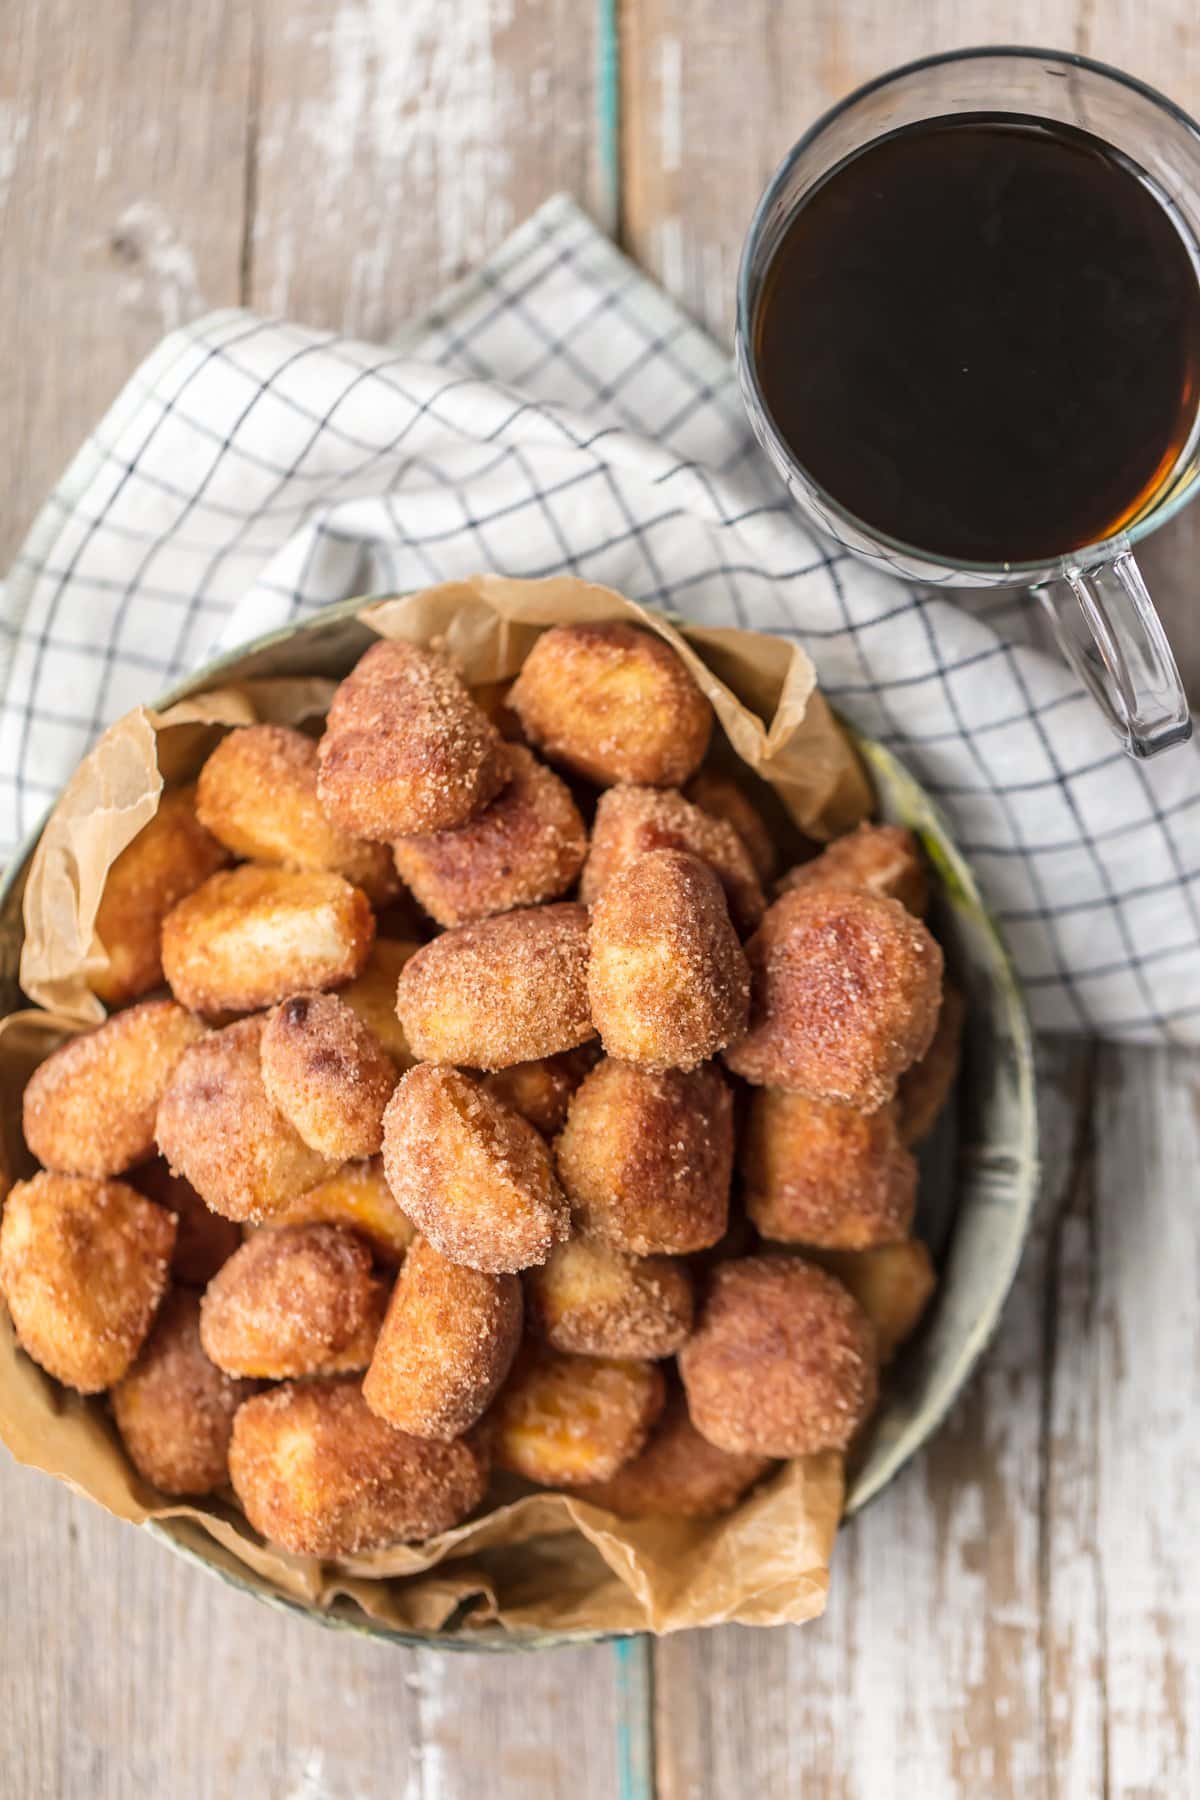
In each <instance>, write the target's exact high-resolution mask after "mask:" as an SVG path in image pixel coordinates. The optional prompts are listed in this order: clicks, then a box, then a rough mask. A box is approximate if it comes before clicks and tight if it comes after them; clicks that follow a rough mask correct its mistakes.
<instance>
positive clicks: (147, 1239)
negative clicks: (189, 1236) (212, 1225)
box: [0, 1172, 175, 1394]
mask: <svg viewBox="0 0 1200 1800" xmlns="http://www.w3.org/2000/svg"><path fill="white" fill-rule="evenodd" d="M174 1241H175V1221H174V1219H173V1218H172V1217H171V1215H170V1213H168V1212H164V1211H163V1209H162V1207H161V1206H155V1205H153V1203H152V1202H151V1201H149V1200H146V1199H143V1197H142V1195H141V1194H139V1193H136V1192H135V1191H134V1189H133V1188H131V1187H127V1186H126V1184H125V1183H124V1182H123V1181H93V1180H91V1179H89V1178H88V1177H86V1176H82V1175H52V1174H46V1173H44V1172H43V1173H41V1174H38V1175H35V1176H34V1177H33V1179H32V1180H31V1181H19V1182H18V1183H17V1185H16V1186H15V1187H14V1188H13V1190H12V1192H11V1193H10V1194H9V1196H8V1199H7V1200H6V1201H5V1203H4V1213H3V1216H2V1217H0V1294H3V1296H4V1299H5V1300H6V1301H7V1303H8V1310H9V1312H10V1313H11V1314H12V1322H13V1329H14V1330H15V1331H16V1334H17V1341H18V1342H19V1343H20V1345H21V1347H22V1349H24V1350H26V1351H27V1352H28V1353H29V1355H30V1356H31V1357H32V1358H33V1360H34V1362H35V1363H38V1364H39V1365H40V1366H41V1367H42V1368H43V1369H45V1370H46V1371H47V1373H48V1374H50V1375H53V1376H54V1378H55V1380H56V1381H61V1382H63V1383H64V1385H65V1386H67V1387H73V1388H78V1390H79V1392H80V1393H81V1394H98V1393H99V1392H100V1391H101V1389H103V1388H107V1387H111V1386H112V1385H113V1383H114V1381H120V1379H121V1377H122V1375H124V1373H125V1371H126V1370H127V1369H128V1368H129V1365H130V1364H131V1363H132V1361H133V1359H134V1357H135V1356H136V1355H137V1353H138V1351H139V1350H140V1349H141V1347H142V1344H143V1342H144V1341H145V1338H146V1334H147V1332H148V1331H149V1330H150V1325H151V1322H152V1320H153V1318H154V1312H155V1308H156V1307H157V1305H158V1303H159V1301H160V1300H161V1299H162V1297H163V1294H164V1293H165V1292H166V1287H167V1274H168V1270H169V1267H170V1261H171V1246H172V1244H173V1243H174Z"/></svg>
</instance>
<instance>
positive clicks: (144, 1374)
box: [112, 1288, 254, 1494]
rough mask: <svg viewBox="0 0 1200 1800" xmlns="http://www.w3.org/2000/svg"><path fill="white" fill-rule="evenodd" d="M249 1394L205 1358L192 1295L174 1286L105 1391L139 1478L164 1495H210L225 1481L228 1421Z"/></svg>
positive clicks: (245, 1385)
mask: <svg viewBox="0 0 1200 1800" xmlns="http://www.w3.org/2000/svg"><path fill="white" fill-rule="evenodd" d="M253 1392H254V1389H253V1386H252V1385H251V1384H250V1383H249V1382H245V1381H235V1380H234V1379H233V1378H232V1376H229V1375H226V1374H224V1373H223V1371H222V1370H220V1369H218V1368H217V1367H216V1365H215V1364H214V1363H211V1362H210V1361H209V1359H208V1357H207V1356H205V1354H204V1348H203V1346H202V1344H201V1342H200V1299H199V1296H198V1295H197V1294H194V1293H189V1291H188V1290H187V1289H186V1288H173V1289H172V1291H171V1292H170V1293H169V1294H168V1295H167V1297H166V1299H165V1300H164V1301H163V1303H162V1306H161V1307H160V1308H159V1312H158V1317H157V1318H156V1319H155V1321H154V1325H153V1328H152V1329H151V1332H150V1336H149V1337H148V1338H147V1339H146V1342H145V1343H144V1344H143V1346H142V1349H141V1354H140V1355H139V1356H138V1359H137V1361H136V1362H135V1363H134V1365H133V1367H132V1368H131V1369H130V1371H129V1373H128V1374H127V1375H124V1376H122V1378H121V1380H120V1381H119V1382H118V1383H117V1385H116V1387H115V1388H114V1389H113V1391H112V1409H113V1417H114V1418H115V1419H116V1422H117V1430H118V1431H119V1432H120V1434H121V1441H122V1442H123V1444H124V1445H125V1448H126V1450H127V1451H128V1452H129V1457H130V1460H131V1461H132V1463H133V1465H134V1467H135V1468H136V1469H137V1471H138V1474H139V1475H141V1476H142V1477H143V1479H144V1480H146V1481H148V1482H150V1484H151V1485H152V1486H153V1487H156V1488H160V1489H161V1490H162V1492H163V1493H164V1494H211V1493H212V1492H213V1490H214V1489H215V1488H220V1487H224V1485H225V1483H226V1481H227V1480H228V1479H229V1440H230V1437H231V1435H232V1433H233V1415H234V1413H235V1412H236V1411H237V1409H238V1407H239V1406H240V1405H241V1403H242V1401H243V1400H247V1399H249V1397H250V1395H251V1394H252V1393H253Z"/></svg>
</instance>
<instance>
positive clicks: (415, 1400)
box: [363, 1237, 523, 1442]
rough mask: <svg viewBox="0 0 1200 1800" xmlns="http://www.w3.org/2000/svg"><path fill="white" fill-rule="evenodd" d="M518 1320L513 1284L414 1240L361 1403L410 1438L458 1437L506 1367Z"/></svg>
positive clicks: (483, 1406) (518, 1302) (518, 1336)
mask: <svg viewBox="0 0 1200 1800" xmlns="http://www.w3.org/2000/svg"><path fill="white" fill-rule="evenodd" d="M522 1317H523V1305H522V1297H521V1283H520V1281H519V1279H518V1278H517V1276H515V1275H507V1274H505V1275H492V1274H484V1273H483V1272H482V1271H481V1270H479V1269H465V1268H462V1267H461V1266H460V1265H459V1264H457V1263H452V1262H450V1261H449V1259H448V1258H447V1257H444V1256H443V1255H442V1253H441V1251H440V1250H437V1249H435V1247H434V1246H433V1245H432V1244H431V1243H430V1242H429V1240H428V1239H427V1238H420V1237H419V1238H418V1239H417V1240H416V1242H415V1243H414V1244H413V1246H412V1248H411V1250H410V1251H409V1253H408V1255H407V1256H406V1257H405V1259H404V1266H403V1268H402V1269H401V1271H400V1274H399V1276H398V1278H397V1281H396V1286H395V1289H394V1290H393V1293H392V1297H391V1301H390V1302H389V1305H388V1310H387V1316H386V1318H385V1319H384V1321H383V1328H382V1330H381V1331H380V1334H379V1341H378V1342H377V1344H376V1346H375V1351H374V1354H373V1356H372V1358H371V1366H370V1368H369V1369H368V1370H367V1373H366V1375H365V1376H364V1377H363V1398H364V1399H365V1400H366V1402H367V1405H368V1406H369V1407H370V1408H371V1410H372V1412H376V1413H378V1414H379V1416H380V1417H381V1418H383V1419H386V1420H387V1421H388V1423H389V1424H390V1425H395V1426H397V1427H398V1428H399V1429H400V1430H401V1431H411V1432H412V1433H413V1435H414V1436H416V1437H423V1438H436V1439H438V1440H439V1441H441V1442H446V1441H448V1440H449V1439H451V1438H456V1437H461V1436H462V1434H463V1432H464V1431H468V1430H469V1429H470V1427H471V1426H472V1425H474V1424H475V1422H476V1420H477V1419H478V1418H479V1417H480V1416H481V1414H482V1413H483V1412H484V1411H485V1409H486V1408H487V1407H488V1406H489V1405H490V1404H491V1401H492V1399H493V1397H494V1396H495V1393H496V1390H497V1389H498V1388H499V1386H500V1384H501V1382H502V1381H503V1380H504V1378H505V1376H506V1375H507V1374H508V1371H509V1369H510V1368H511V1367H512V1361H513V1357H514V1356H515V1355H516V1353H517V1348H518V1346H519V1344H520V1342H521V1321H522Z"/></svg>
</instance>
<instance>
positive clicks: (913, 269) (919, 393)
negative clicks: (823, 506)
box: [750, 113, 1200, 564]
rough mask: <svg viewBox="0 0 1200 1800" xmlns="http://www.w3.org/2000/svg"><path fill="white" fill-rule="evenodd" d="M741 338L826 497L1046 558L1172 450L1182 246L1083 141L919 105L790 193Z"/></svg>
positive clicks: (1194, 340) (981, 546)
mask: <svg viewBox="0 0 1200 1800" xmlns="http://www.w3.org/2000/svg"><path fill="white" fill-rule="evenodd" d="M750 335H751V342H752V344H753V352H754V360H755V367H756V371H757V375H758V381H759V385H760V389H761V393H762V398H763V402H764V404H765V407H766V410H767V411H768V412H769V414H770V415H771V417H772V418H773V420H774V423H775V426H776V428H777V430H778V432H779V434H780V435H781V437H782V438H783V439H784V440H785V441H786V443H787V445H788V447H789V449H790V450H791V452H792V454H793V455H794V456H795V458H796V459H797V461H798V462H799V463H800V464H801V465H803V467H804V468H805V469H806V470H807V471H808V473H809V474H810V475H811V476H812V477H813V479H814V480H815V481H816V482H817V483H819V484H820V486H821V487H822V488H823V489H824V490H825V491H826V493H827V494H829V495H830V497H831V498H832V499H833V500H834V501H836V502H838V503H839V504H840V505H841V507H842V508H844V509H845V510H847V511H848V512H850V513H853V514H855V515H856V516H857V517H858V518H859V519H860V520H862V521H864V522H865V523H866V524H867V525H868V526H869V527H870V528H872V529H873V530H875V531H878V532H883V533H886V534H887V535H888V536H890V537H893V538H897V539H899V540H901V541H902V542H903V543H906V544H912V545H916V546H918V547H919V548H920V549H922V550H926V551H929V552H931V553H932V554H934V555H936V556H939V557H941V558H943V559H945V560H947V561H950V562H966V563H989V564H994V563H1012V562H1031V563H1033V562H1044V561H1047V560H1049V559H1052V558H1055V557H1058V556H1063V555H1066V554H1067V553H1069V552H1070V551H1071V550H1074V549H1077V548H1079V547H1081V546H1083V545H1086V544H1094V543H1097V542H1099V541H1100V540H1102V539H1105V538H1107V537H1110V536H1111V535H1112V534H1113V533H1115V532H1117V531H1119V530H1120V529H1121V528H1122V527H1123V526H1124V525H1126V524H1128V523H1129V522H1130V521H1132V520H1133V519H1135V518H1136V517H1137V516H1138V515H1139V514H1140V513H1142V512H1143V510H1144V509H1145V508H1146V507H1147V505H1148V504H1149V503H1150V502H1151V500H1152V499H1153V497H1154V495H1155V493H1156V492H1157V491H1158V490H1159V489H1160V488H1161V487H1162V485H1163V483H1164V482H1165V481H1166V480H1167V478H1168V476H1169V475H1170V474H1171V472H1172V470H1173V469H1174V467H1175V465H1176V463H1177V462H1178V459H1179V455H1180V452H1181V451H1182V450H1183V448H1184V446H1185V445H1186V443H1187V441H1188V439H1189V437H1190V435H1191V432H1192V427H1193V424H1194V422H1195V418H1196V410H1197V403H1198V399H1200V281H1198V278H1197V251H1196V246H1195V245H1194V243H1192V242H1191V241H1190V239H1189V238H1187V237H1185V236H1184V233H1183V229H1182V228H1181V227H1180V226H1179V225H1177V224H1176V221H1175V218H1174V217H1173V215H1172V213H1171V212H1170V211H1169V210H1168V208H1167V206H1166V204H1165V202H1164V198H1163V196H1162V195H1161V194H1160V193H1159V191H1158V190H1157V189H1156V188H1155V186H1154V184H1153V182H1152V181H1151V179H1150V178H1149V176H1148V175H1147V174H1146V173H1145V171H1144V170H1142V169H1141V168H1140V167H1139V166H1138V165H1137V164H1136V163H1134V162H1133V161H1131V160H1130V159H1129V158H1128V157H1126V156H1125V155H1123V154H1122V153H1120V152H1119V151H1117V150H1116V149H1114V148H1112V147H1111V146H1110V145H1108V144H1106V143H1104V142H1103V141H1102V140H1101V139H1099V138H1097V137H1093V136H1092V135H1091V134H1090V133H1088V132H1086V131H1082V130H1079V129H1077V128H1075V127H1073V126H1068V125H1064V124H1059V123H1056V122H1052V121H1049V120H1045V119H1038V118H1034V117H1027V116H1025V115H1022V114H1008V113H965V114H955V115H949V116H946V117H941V118H933V119H929V120H925V121H923V122H922V123H919V124H916V125H912V126H909V127H906V128H903V129H901V130H898V131H895V132H893V133H892V134H890V135H889V136H886V137H883V138H878V139H876V140H875V141H874V142H871V143H868V144H867V145H866V146H865V147H864V148H863V149H861V150H859V151H858V152H857V153H856V154H854V155H852V156H850V157H849V158H847V159H846V160H845V161H844V162H842V163H841V164H839V165H838V166H837V167H836V168H834V169H833V170H832V172H831V173H830V174H828V175H827V176H825V177H824V178H823V179H822V180H821V181H820V182H819V183H818V185H817V186H815V187H814V188H813V189H812V191H811V192H810V193H809V194H808V195H807V196H806V197H805V198H804V200H803V201H802V203H801V204H800V206H799V207H798V209H797V211H796V213H795V216H794V217H793V218H792V219H791V220H790V221H789V223H788V225H787V227H786V230H785V231H784V234H783V236H782V238H781V240H780V242H779V244H778V247H777V248H776V250H775V252H774V255H773V257H772V259H771V262H770V265H769V267H768V269H767V271H766V276H765V279H764V282H763V286H762V290H761V293H760V297H759V301H758V305H757V308H756V311H755V314H754V318H753V320H752V322H751V334H750Z"/></svg>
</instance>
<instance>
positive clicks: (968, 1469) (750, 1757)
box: [657, 1046, 1090, 1800]
mask: <svg viewBox="0 0 1200 1800" xmlns="http://www.w3.org/2000/svg"><path fill="white" fill-rule="evenodd" d="M1089 1054H1090V1053H1089V1052H1087V1051H1085V1050H1080V1049H1078V1048H1072V1047H1065V1046H1059V1047H1056V1048H1054V1049H1053V1050H1052V1051H1051V1052H1050V1053H1048V1055H1047V1058H1046V1065H1045V1081H1044V1087H1043V1093H1044V1103H1045V1120H1044V1129H1045V1141H1044V1147H1043V1154H1044V1159H1045V1166H1046V1187H1045V1195H1046V1199H1045V1204H1044V1206H1043V1209H1042V1212H1041V1215H1040V1217H1039V1220H1038V1223H1037V1228H1036V1230H1035V1232H1034V1235H1033V1238H1032V1240H1031V1243H1030V1245H1029V1248H1028V1250H1027V1252H1026V1255H1025V1259H1024V1261H1023V1263H1022V1265H1021V1270H1020V1274H1019V1276H1018V1279H1017V1284H1016V1287H1015V1288H1014V1291H1013V1294H1012V1296H1011V1298H1010V1300H1009V1303H1008V1306H1007V1309H1006V1311H1005V1313H1004V1317H1003V1321H1002V1323H1001V1327H1000V1331H999V1334H998V1336H997V1339H996V1342H995V1343H994V1345H993V1346H992V1348H991V1349H990V1351H989V1352H988V1354H987V1357H986V1359H985V1361H984V1364H983V1366H982V1368H981V1370H980V1372H979V1374H978V1375H977V1376H976V1377H975V1379H974V1380H973V1382H972V1383H971V1385H970V1387H969V1388H968V1390H967V1392H966V1393H965V1394H964V1395H963V1397H962V1399H961V1400H960V1401H959V1403H958V1405H957V1406H956V1407H955V1409H954V1412H953V1414H952V1415H951V1418H950V1420H949V1422H948V1424H947V1425H946V1427H945V1428H944V1430H943V1431H942V1432H941V1433H940V1435H939V1436H938V1437H937V1439H936V1440H935V1441H934V1443H933V1444H932V1445H931V1446H930V1447H929V1449H928V1450H927V1451H926V1452H925V1453H924V1455H922V1456H921V1457H920V1458H919V1459H918V1460H917V1462H916V1463H915V1464H914V1465H913V1466H912V1467H910V1468H909V1469H907V1470H905V1472H904V1473H903V1474H902V1475H901V1476H900V1477H899V1479H898V1480H897V1481H896V1483H895V1484H894V1486H893V1487H892V1488H890V1489H889V1490H888V1491H887V1492H886V1493H885V1494H884V1495H883V1496H881V1498H880V1499H879V1500H878V1501H877V1502H876V1503H875V1504H874V1505H872V1506H871V1507H870V1508H869V1509H868V1510H867V1512H866V1513H865V1514H864V1515H863V1516H862V1517H861V1518H860V1519H858V1520H856V1521H855V1522H854V1523H853V1524H851V1525H849V1526H848V1527H847V1528H846V1530H845V1532H844V1534H843V1536H842V1539H841V1541H840V1543H839V1546H838V1554H837V1557H836V1559H835V1563H834V1571H833V1582H832V1586H831V1592H830V1603H829V1610H828V1612H827V1614H826V1616H825V1617H824V1619H822V1620H821V1621H820V1622H819V1623H817V1624H816V1625H813V1626H809V1627H798V1628H796V1629H794V1630H787V1631H777V1632H769V1633H762V1632H758V1633H756V1632H748V1631H739V1630H736V1629H725V1630H721V1631H716V1632H712V1633H710V1634H708V1635H707V1636H705V1637H690V1638H683V1639H669V1640H667V1641H666V1642H664V1643H663V1644H661V1645H660V1646H659V1650H658V1658H657V1692H658V1754H659V1786H660V1792H661V1794H662V1800H717V1797H718V1796H723V1795H726V1794H730V1793H738V1792H741V1793H754V1792H759V1793H766V1794H789V1795H791V1794H794V1795H813V1796H814V1797H815V1796H817V1795H820V1796H822V1800H824V1797H825V1796H830V1797H831V1800H840V1797H841V1796H846V1800H858V1797H860V1796H861V1797H862V1800H866V1797H868V1796H869V1797H870V1800H875V1796H882V1795H886V1794H891V1793H893V1792H899V1791H904V1792H907V1793H912V1794H920V1795H921V1796H922V1800H942V1796H947V1797H949V1796H964V1795H981V1794H988V1795H991V1794H995V1795H1001V1794H1009V1793H1019V1794H1022V1795H1036V1794H1040V1793H1043V1792H1045V1791H1046V1789H1045V1787H1044V1785H1043V1736H1044V1719H1043V1704H1044V1696H1043V1688H1042V1679H1041V1640H1040V1633H1041V1605H1040V1586H1041V1580H1042V1571H1041V1568H1040V1566H1039V1506H1040V1489H1039V1464H1040V1454H1039V1447H1040V1441H1041V1438H1042V1432H1043V1423H1042V1416H1041V1394H1042V1383H1043V1377H1044V1354H1045V1346H1046V1330H1045V1315H1044V1300H1043V1294H1044V1278H1045V1266H1046V1253H1047V1242H1048V1232H1049V1225H1050V1221H1051V1219H1052V1217H1053V1214H1054V1209H1055V1206H1056V1203H1057V1202H1058V1200H1059V1199H1060V1198H1061V1196H1062V1195H1063V1194H1064V1192H1069V1191H1070V1190H1071V1189H1072V1187H1073V1183H1074V1175H1073V1167H1074V1161H1075V1158H1076V1154H1077V1144H1078V1139H1079V1127H1078V1120H1079V1113H1080V1108H1081V1106H1083V1105H1084V1104H1085V1103H1086V1094H1087V1086H1088V1083H1087V1070H1088V1062H1089ZM901 1771H902V1777H901V1776H900V1775H899V1772H901ZM898 1782H899V1783H900V1785H897V1783H898Z"/></svg>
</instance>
